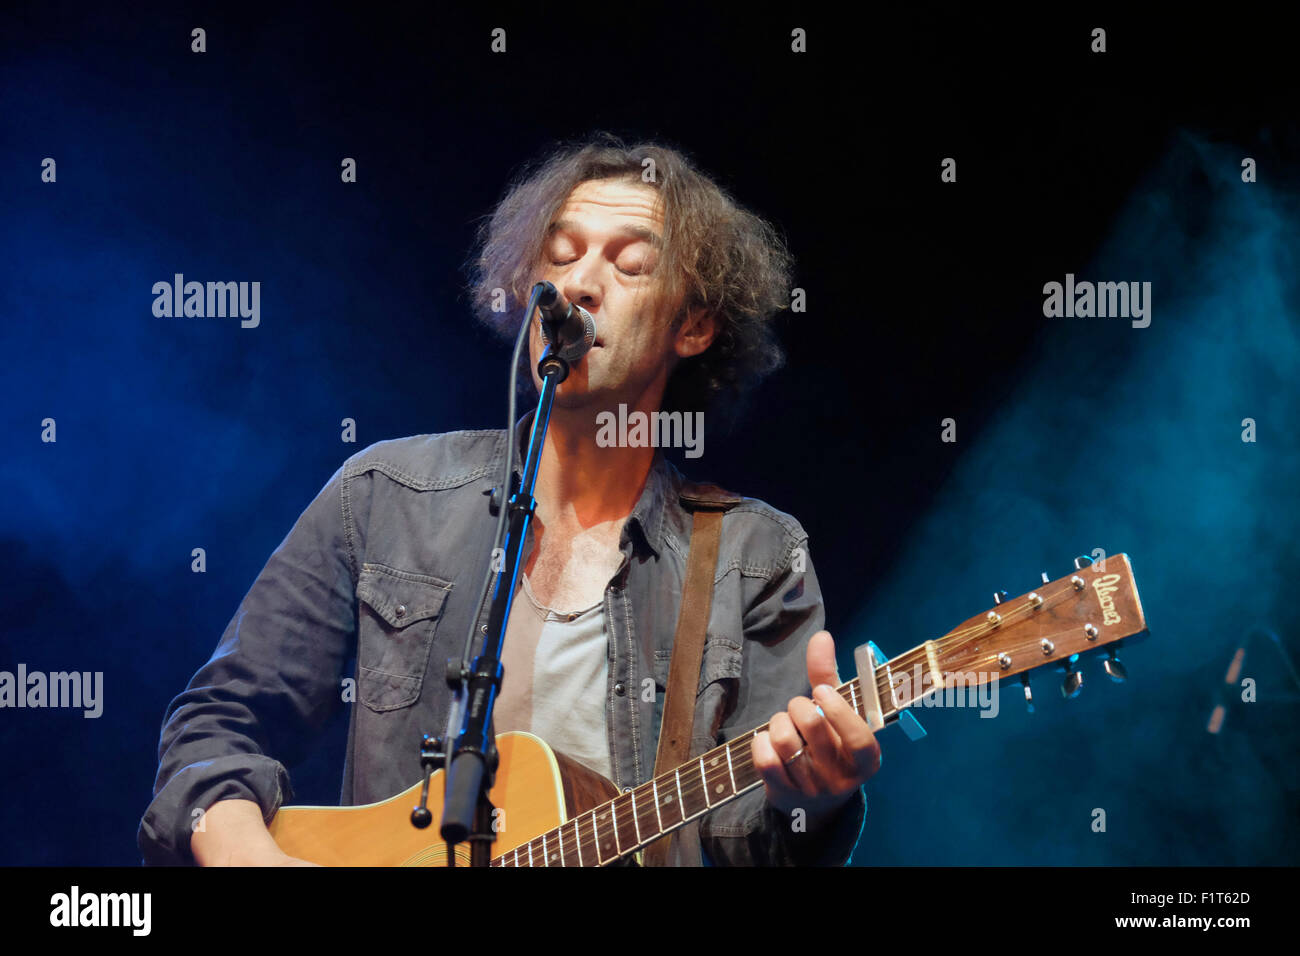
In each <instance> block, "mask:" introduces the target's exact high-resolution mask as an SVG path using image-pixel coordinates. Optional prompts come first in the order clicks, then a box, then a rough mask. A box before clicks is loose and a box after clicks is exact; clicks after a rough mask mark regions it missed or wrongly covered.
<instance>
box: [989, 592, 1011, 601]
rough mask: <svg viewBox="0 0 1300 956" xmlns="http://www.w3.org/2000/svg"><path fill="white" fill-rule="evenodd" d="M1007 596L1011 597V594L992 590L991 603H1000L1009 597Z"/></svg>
mask: <svg viewBox="0 0 1300 956" xmlns="http://www.w3.org/2000/svg"><path fill="white" fill-rule="evenodd" d="M1009 597H1011V595H1010V594H1008V593H1007V592H1006V591H994V592H993V603H994V604H1001V603H1002V602H1003V601H1005V600H1006V599H1007V598H1009Z"/></svg>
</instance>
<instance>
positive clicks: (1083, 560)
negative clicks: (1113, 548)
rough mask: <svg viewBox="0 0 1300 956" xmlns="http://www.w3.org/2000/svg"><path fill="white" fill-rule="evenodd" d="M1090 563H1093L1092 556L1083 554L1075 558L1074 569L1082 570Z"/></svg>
mask: <svg viewBox="0 0 1300 956" xmlns="http://www.w3.org/2000/svg"><path fill="white" fill-rule="evenodd" d="M1090 564H1092V558H1090V557H1088V556H1087V555H1086V554H1081V555H1079V556H1078V557H1077V558H1075V559H1074V570H1076V571H1082V570H1083V569H1084V568H1086V567H1088V566H1089V565H1090Z"/></svg>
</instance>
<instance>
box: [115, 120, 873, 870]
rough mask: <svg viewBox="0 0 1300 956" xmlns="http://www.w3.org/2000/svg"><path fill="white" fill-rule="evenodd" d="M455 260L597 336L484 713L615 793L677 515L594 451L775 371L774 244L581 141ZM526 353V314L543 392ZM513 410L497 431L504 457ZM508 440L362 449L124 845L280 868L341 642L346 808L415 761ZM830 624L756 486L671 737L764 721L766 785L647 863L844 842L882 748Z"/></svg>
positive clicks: (550, 441) (241, 633) (654, 691)
mask: <svg viewBox="0 0 1300 956" xmlns="http://www.w3.org/2000/svg"><path fill="white" fill-rule="evenodd" d="M475 266H476V269H475V281H474V302H475V306H476V308H477V310H478V312H479V315H480V317H481V318H482V319H483V320H484V321H485V322H486V323H488V324H489V325H491V326H492V327H493V328H494V329H496V330H497V331H499V332H501V333H502V334H503V335H505V336H509V337H510V338H513V337H514V334H515V332H516V331H517V330H518V328H519V323H520V322H522V321H524V320H525V317H524V316H523V309H524V306H525V304H526V302H527V299H528V293H529V290H530V289H531V287H532V285H533V284H534V283H535V282H537V281H540V280H542V279H546V280H549V281H550V282H552V283H554V285H555V286H556V288H558V290H559V291H560V292H561V293H562V294H563V295H564V297H565V298H566V299H568V301H570V302H573V303H576V304H578V305H581V306H582V307H583V308H585V309H586V310H587V311H588V312H589V313H590V314H591V315H592V317H593V318H594V320H595V323H596V329H597V335H596V340H595V344H594V347H593V348H592V349H591V350H590V351H588V352H587V353H586V354H585V355H584V356H583V357H582V358H581V359H579V360H578V361H576V362H575V363H574V365H573V367H572V369H571V371H570V374H569V376H568V377H567V379H565V381H564V382H563V383H562V384H561V385H560V386H559V388H558V390H557V391H556V395H555V404H554V410H553V413H552V417H551V420H550V425H549V429H548V431H547V435H546V442H545V445H544V447H543V451H542V456H541V467H540V471H539V473H538V477H537V483H536V488H535V492H534V494H535V498H536V501H537V509H536V513H535V516H534V520H533V523H532V525H531V527H530V529H529V534H528V536H527V538H526V539H525V541H524V545H523V565H522V567H523V574H522V576H521V579H520V587H519V591H518V592H517V593H516V600H515V602H514V606H513V609H512V612H511V616H510V621H509V624H508V627H507V635H506V641H505V646H504V651H503V658H502V662H503V665H504V674H505V676H504V680H503V684H502V687H501V693H500V698H499V701H498V704H497V709H496V713H495V720H494V724H495V731H496V732H497V733H502V732H505V731H510V730H524V731H529V732H531V733H533V734H535V735H536V736H538V737H540V738H542V739H543V740H545V741H547V742H548V743H549V744H550V745H551V746H552V747H553V748H554V749H555V750H557V751H560V752H562V753H564V754H566V755H568V756H570V757H572V758H573V759H574V760H576V761H578V762H579V763H582V764H584V765H586V766H587V767H589V768H591V769H593V770H595V771H597V772H599V773H600V774H602V775H603V776H605V777H607V778H608V779H609V780H611V781H612V782H613V783H614V784H615V785H616V786H617V787H618V788H619V790H626V789H628V788H632V787H636V786H638V785H639V784H641V783H643V782H645V781H646V780H648V779H650V777H651V776H652V771H653V769H654V764H655V755H656V745H657V741H658V734H659V727H660V718H661V715H662V711H663V704H664V690H665V687H666V684H667V677H668V672H669V662H670V660H671V656H672V647H673V639H674V630H675V627H676V624H677V616H678V610H679V607H680V604H681V594H682V587H683V582H684V580H685V570H686V559H687V554H688V551H689V549H690V545H691V534H692V520H691V514H690V512H689V511H688V510H687V508H686V507H685V506H684V504H683V502H682V500H681V497H680V492H681V491H682V487H683V481H684V479H683V476H682V475H681V474H680V473H679V472H678V471H677V469H676V468H675V467H674V466H673V465H672V464H671V463H670V462H669V461H668V460H667V459H666V458H665V457H664V455H663V452H662V450H660V449H659V448H657V447H653V446H652V445H651V444H650V443H648V442H645V441H636V440H630V439H627V440H620V441H611V440H610V429H608V427H606V428H605V429H604V430H602V426H601V422H602V420H608V418H609V414H604V413H613V414H614V415H616V416H622V415H626V416H627V418H628V419H629V420H632V419H633V416H634V415H635V414H636V413H642V414H644V415H645V416H647V418H650V416H653V414H654V413H656V412H659V411H661V410H673V411H681V412H683V413H691V414H694V413H696V412H704V413H705V416H704V417H705V420H707V418H708V416H709V415H711V414H719V413H722V412H724V411H726V410H728V409H729V408H730V407H734V403H735V402H736V401H737V400H738V399H739V398H740V397H741V396H742V394H743V393H744V392H745V390H746V389H748V388H749V387H750V386H752V385H753V384H754V383H755V382H756V381H757V380H758V379H759V378H761V377H762V376H763V375H764V374H765V373H766V372H768V371H770V370H771V369H772V368H773V367H775V366H776V365H777V364H779V362H780V359H781V354H780V351H779V348H778V347H777V345H776V343H775V338H774V336H773V333H772V331H771V320H772V318H773V317H774V315H775V314H776V313H777V312H778V311H780V310H781V309H782V308H783V307H784V305H785V303H786V301H787V298H788V295H789V286H790V265H789V258H788V255H787V254H786V252H785V250H784V248H783V246H782V244H781V242H780V241H779V240H778V239H777V237H776V235H775V233H774V232H773V230H772V229H771V227H770V226H768V225H767V224H766V223H765V222H763V221H762V220H761V219H759V218H757V217H756V216H754V215H753V214H751V213H749V212H747V211H746V210H744V209H742V208H740V207H739V206H738V205H736V204H735V203H734V202H733V201H732V200H731V198H730V197H729V196H727V194H726V193H725V192H723V191H722V190H721V189H719V187H718V186H716V185H715V184H714V183H713V182H711V181H710V180H709V179H708V178H706V177H705V176H703V175H702V174H701V173H699V172H698V171H697V170H695V169H694V168H693V167H692V165H691V164H690V163H689V162H688V161H687V159H686V158H685V157H683V156H682V155H681V154H680V153H678V152H676V151H674V150H671V149H668V148H664V147H661V146H656V145H638V146H633V147H630V148H628V147H626V146H625V145H623V144H622V143H620V142H618V141H617V140H615V139H613V138H612V137H609V136H600V137H596V138H594V139H592V140H591V141H589V142H587V143H585V144H579V145H576V146H571V147H567V148H564V149H561V150H558V151H556V152H554V153H552V154H551V155H549V156H548V157H546V158H544V160H543V161H542V162H541V163H539V164H537V165H535V166H533V167H532V168H531V169H528V170H525V172H524V173H523V174H521V175H520V177H518V179H517V180H516V182H515V183H514V185H513V186H512V188H511V189H510V190H509V191H508V192H507V194H506V196H505V198H504V199H503V200H502V201H501V202H500V203H499V204H498V206H497V208H496V210H495V211H494V213H493V215H492V217H491V218H490V220H489V221H487V222H486V223H485V225H484V227H483V229H482V232H481V245H480V248H479V250H478V256H477V259H476V261H475ZM543 350H544V343H543V341H542V339H541V335H540V332H539V329H538V326H537V324H536V322H535V321H534V323H533V325H532V328H531V331H530V338H529V351H530V363H529V364H530V368H532V369H533V370H534V371H533V378H534V384H535V385H538V386H540V380H539V379H538V378H537V375H536V371H535V369H536V365H537V361H538V359H539V358H540V357H541V355H542V352H543ZM531 419H532V413H531V412H530V413H529V414H528V415H525V416H524V417H523V418H522V419H521V420H520V422H519V423H518V425H517V426H516V429H515V432H514V435H513V439H514V440H515V441H516V443H517V444H516V447H517V448H518V452H517V453H516V455H515V461H516V462H517V463H520V462H522V459H523V455H524V451H525V449H526V443H527V436H528V432H529V426H530V425H531ZM651 420H653V419H651ZM623 437H624V438H625V439H626V436H623ZM634 437H635V436H634ZM505 441H506V432H505V431H504V430H496V431H462V432H449V433H445V434H440V435H420V436H415V437H412V438H406V439H399V440H395V441H386V442H379V443H378V444H375V445H372V446H371V447H369V448H367V449H365V450H363V451H361V452H359V453H358V454H356V455H354V456H352V457H351V458H349V459H348V460H347V461H346V462H345V463H344V464H343V466H342V467H341V468H340V469H339V471H338V472H337V473H336V474H335V475H334V476H333V477H332V478H331V479H330V481H329V482H328V483H327V484H326V485H325V487H324V488H323V489H322V491H321V492H320V494H319V495H318V496H317V497H316V499H315V500H314V501H313V502H312V503H311V504H310V505H309V506H308V508H307V509H306V511H305V512H304V513H303V514H302V516H301V517H300V518H299V520H298V521H297V523H296V524H295V525H294V527H293V529H292V530H291V531H290V532H289V534H288V536H287V537H286V538H285V539H284V541H283V542H282V543H281V545H280V547H279V548H278V549H277V550H276V551H275V553H274V554H273V555H272V556H271V558H270V560H269V561H268V562H267V565H266V567H265V568H264V569H263V570H262V572H261V574H260V575H258V577H257V579H256V580H255V581H254V583H253V585H252V587H251V589H250V590H249V592H248V594H247V595H246V597H245V598H244V600H243V602H242V604H241V605H240V608H239V610H238V612H237V613H236V614H235V616H234V619H233V620H232V621H231V622H230V625H229V626H228V627H227V629H226V631H225V634H224V636H223V638H222V640H221V643H220V644H219V646H218V647H217V650H216V652H215V653H214V655H213V656H212V659H211V660H210V661H209V662H208V663H207V664H205V665H204V666H203V667H202V668H201V669H200V670H199V672H198V673H197V674H196V675H195V676H194V678H193V680H192V681H191V682H190V686H189V688H188V689H187V690H186V691H184V692H183V693H182V694H181V695H180V696H178V697H177V698H176V699H175V700H174V701H173V702H172V703H171V705H170V707H169V709H168V711H167V715H166V720H165V723H164V726H163V731H162V738H161V744H160V750H159V753H160V766H159V771H158V777H157V781H156V785H155V796H154V800H153V802H152V803H151V804H150V806H149V808H148V810H147V811H146V813H145V815H144V819H143V820H142V822H141V826H140V834H139V842H140V848H141V850H142V852H143V853H144V856H145V859H146V861H148V862H156V863H189V862H198V863H200V864H203V865H213V864H217V865H220V864H236V865H240V864H243V865H264V864H267V865H274V864H293V863H299V862H302V861H299V860H295V859H293V858H291V857H289V856H288V855H287V854H286V853H284V852H283V851H282V850H281V849H280V848H279V847H278V846H277V845H276V843H275V841H274V839H273V838H272V837H271V835H270V833H269V832H268V830H267V823H268V822H269V821H270V820H271V819H272V818H273V817H274V815H275V813H276V811H277V810H278V809H279V808H280V807H281V806H282V805H283V804H284V803H285V802H286V800H287V799H288V798H289V797H290V795H291V789H290V785H289V778H288V774H287V772H286V770H285V765H286V764H292V763H293V762H295V761H297V760H299V759H301V757H302V756H303V754H304V753H305V751H306V750H307V748H309V747H310V746H311V744H312V742H313V741H314V739H315V737H316V735H317V733H318V732H319V731H320V730H321V729H322V728H323V727H324V725H325V723H326V722H327V720H328V719H329V717H330V716H331V714H332V713H334V712H335V710H336V708H338V707H340V706H343V705H344V704H343V701H344V697H345V696H346V695H345V694H344V693H342V692H341V688H343V687H345V686H346V683H347V681H346V679H347V678H348V677H350V676H351V675H350V674H348V673H345V667H346V665H347V663H348V662H349V661H350V660H351V659H352V657H353V655H355V657H356V672H355V681H356V684H355V689H356V702H355V703H351V704H350V707H351V715H350V716H351V722H350V726H349V733H348V749H347V757H346V762H345V769H344V778H343V788H342V803H343V804H345V805H353V804H364V803H372V802H376V801H380V800H384V799H387V798H389V797H392V796H393V795H395V794H397V793H399V792H401V791H402V790H404V789H406V788H407V787H409V786H410V785H411V784H413V783H415V782H417V781H418V780H419V779H420V775H421V768H420V763H419V746H418V744H419V740H420V735H421V733H424V732H440V731H441V730H442V729H443V728H444V727H445V726H446V719H447V711H448V707H449V705H450V695H451V692H450V690H449V689H448V688H447V686H446V684H445V682H444V680H443V671H444V666H445V663H446V661H447V659H448V658H452V657H459V656H460V652H461V647H462V643H463V641H464V636H465V634H466V633H467V631H468V629H469V627H470V625H471V622H474V623H476V624H478V625H482V624H485V623H486V621H487V616H488V603H486V602H485V603H484V604H483V605H482V606H476V605H477V604H478V598H479V594H480V585H481V582H482V581H483V579H484V575H485V573H486V571H487V569H488V561H489V560H490V552H491V547H492V541H493V534H494V532H495V527H496V519H495V518H493V517H492V516H491V515H490V514H489V512H488V509H487V507H486V501H487V498H486V497H485V495H486V494H487V493H488V492H489V491H490V489H491V488H492V487H493V486H494V485H496V484H499V483H500V478H501V472H502V468H503V467H504V461H503V459H504V453H505ZM823 622H824V610H823V606H822V598H821V592H820V589H819V587H818V584H817V578H816V576H815V574H814V572H813V569H812V564H811V560H810V558H809V556H808V540H807V535H806V534H805V532H804V530H803V528H802V527H801V526H800V524H799V523H798V522H797V521H796V520H795V519H794V518H792V517H791V516H790V515H787V514H784V513H782V512H780V511H777V510H776V509H774V508H772V507H770V506H769V505H767V504H765V503H764V502H762V501H758V500H756V499H752V498H745V499H743V500H741V501H740V503H738V504H734V505H732V506H731V507H730V508H729V510H727V511H726V512H725V514H724V516H723V519H722V539H721V545H720V548H719V553H718V562H717V568H716V576H715V582H714V588H713V598H712V607H711V612H710V615H709V625H708V629H707V637H706V640H705V644H704V651H703V662H702V665H701V673H700V680H699V686H698V692H697V697H696V700H695V701H694V729H693V738H692V741H691V754H692V755H698V754H700V753H703V752H704V751H705V750H708V749H710V748H712V747H714V746H717V745H718V744H720V743H722V742H725V741H727V740H730V739H732V738H734V737H736V736H739V735H741V734H743V733H745V732H747V731H749V730H752V729H753V728H754V727H756V726H759V725H761V724H764V723H769V725H770V726H769V730H768V731H765V732H764V733H761V734H758V735H757V736H756V737H755V738H754V740H753V743H752V759H753V763H754V766H755V768H756V769H757V770H758V771H759V773H760V774H761V777H762V779H763V783H764V786H763V787H761V788H756V789H754V790H751V791H750V792H749V793H746V794H744V795H742V796H741V797H739V798H736V799H734V800H732V801H730V802H728V803H725V804H723V805H722V806H720V807H718V808H716V809H714V810H711V811H709V812H708V813H707V814H705V815H704V816H702V817H700V818H699V819H698V820H697V821H695V822H693V823H691V824H689V825H687V826H686V827H684V828H683V829H682V830H680V831H679V835H678V837H677V839H676V840H674V843H673V847H672V854H671V856H670V858H669V861H668V862H670V863H673V864H678V865H700V864H702V863H705V862H708V863H712V864H715V865H755V864H757V865H777V864H821V865H830V864H842V863H844V862H845V861H846V860H847V859H848V857H849V855H850V854H851V852H852V849H853V846H854V844H855V843H856V841H857V837H858V834H859V832H860V831H861V827H862V822H863V818H864V813H865V800H864V797H863V793H862V784H863V783H864V782H865V781H866V780H867V779H868V778H870V777H871V776H872V775H873V774H874V773H875V772H876V770H877V768H878V767H879V761H880V750H879V746H878V745H877V743H876V741H875V739H874V737H873V736H872V733H871V731H870V730H869V729H868V727H867V725H866V723H865V722H864V721H863V720H862V719H861V718H860V717H859V716H858V715H857V714H856V713H855V712H854V711H853V709H852V708H851V707H850V706H849V704H848V703H846V702H845V701H844V700H843V699H841V698H840V697H839V695H838V694H836V693H835V692H834V687H835V686H836V685H837V684H838V678H837V677H836V672H835V648H834V643H833V641H832V640H831V637H830V635H829V634H828V633H827V632H825V631H823V630H821V627H822V624H823ZM196 819H201V820H202V826H200V827H197V828H196V827H195V826H194V821H195V820H196ZM430 838H431V840H436V837H435V836H434V835H433V833H432V832H431V834H430ZM505 842H506V843H507V844H508V843H509V841H508V840H506V841H505ZM495 849H496V850H497V851H500V850H501V849H504V848H503V847H502V846H500V844H498V845H497V846H496V847H495Z"/></svg>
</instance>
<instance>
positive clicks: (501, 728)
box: [493, 575, 613, 778]
mask: <svg viewBox="0 0 1300 956" xmlns="http://www.w3.org/2000/svg"><path fill="white" fill-rule="evenodd" d="M520 580H521V581H522V582H523V586H522V587H521V588H520V590H519V593H517V594H516V596H515V600H514V603H513V606H512V607H511V610H510V622H509V623H508V624H507V625H506V642H505V649H504V651H503V652H502V655H501V664H502V666H503V667H504V668H505V676H504V678H503V680H502V682H501V695H500V696H499V697H498V698H497V704H496V709H495V711H494V716H493V723H494V725H495V727H496V732H497V733H505V732H506V731H509V730H526V731H528V732H529V733H530V734H535V735H536V736H538V737H541V738H542V739H543V740H545V741H546V742H547V743H548V744H550V745H551V749H552V750H558V751H560V753H562V754H564V755H565V756H567V757H572V758H573V759H574V760H576V761H578V763H580V764H582V765H584V766H586V767H589V768H591V769H592V770H594V771H596V772H597V773H599V774H600V775H601V776H603V777H606V778H610V777H612V776H613V768H612V767H611V766H610V757H609V736H608V730H607V728H606V723H605V721H606V717H605V698H606V696H607V694H608V690H607V688H608V681H609V642H608V639H607V638H606V637H605V609H604V599H603V597H602V599H601V600H600V601H598V602H596V603H595V604H593V605H592V606H591V607H588V608H585V609H583V610H581V611H557V610H555V609H554V608H548V607H545V606H544V605H543V604H542V603H541V602H540V601H538V600H537V598H536V597H534V596H533V592H532V588H531V587H529V584H528V576H527V575H520Z"/></svg>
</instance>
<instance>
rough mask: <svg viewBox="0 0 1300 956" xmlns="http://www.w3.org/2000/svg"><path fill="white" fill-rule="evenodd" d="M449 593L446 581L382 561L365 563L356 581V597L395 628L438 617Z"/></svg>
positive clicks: (449, 587) (449, 588) (449, 586)
mask: <svg viewBox="0 0 1300 956" xmlns="http://www.w3.org/2000/svg"><path fill="white" fill-rule="evenodd" d="M450 592H451V585H450V584H449V583H448V582H446V581H442V580H440V579H438V578H435V577H432V576H430V575H427V574H416V573H414V572H412V571H398V570H396V569H394V568H388V567H385V566H384V565H382V564H370V563H366V564H364V565H362V568H361V576H360V578H359V579H358V581H357V599H358V600H361V601H365V602H366V604H368V605H369V606H370V608H371V610H373V611H374V612H375V613H376V614H378V615H379V616H380V617H381V618H383V619H384V621H385V622H386V623H387V624H388V625H389V626H390V627H394V628H402V627H406V626H407V625H409V624H414V623H415V622H416V621H423V620H427V619H428V618H431V617H437V616H438V615H439V614H441V613H442V606H443V604H444V603H445V602H446V600H447V595H448V594H449V593H450Z"/></svg>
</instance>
